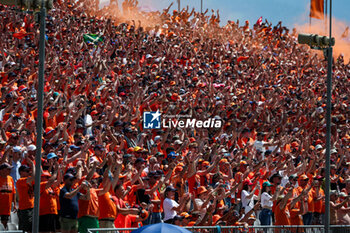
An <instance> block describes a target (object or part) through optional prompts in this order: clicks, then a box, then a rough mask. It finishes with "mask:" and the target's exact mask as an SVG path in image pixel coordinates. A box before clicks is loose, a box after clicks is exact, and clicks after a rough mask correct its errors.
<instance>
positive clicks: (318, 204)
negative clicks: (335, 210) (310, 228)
mask: <svg viewBox="0 0 350 233" xmlns="http://www.w3.org/2000/svg"><path fill="white" fill-rule="evenodd" d="M318 192H319V195H320V196H324V191H323V189H322V188H320V190H319V191H318ZM311 193H312V196H313V200H314V212H316V213H323V210H324V208H323V206H324V205H325V203H324V202H323V200H322V199H321V200H319V201H316V199H317V196H316V189H315V188H312V189H311Z"/></svg>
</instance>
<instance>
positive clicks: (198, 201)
mask: <svg viewBox="0 0 350 233" xmlns="http://www.w3.org/2000/svg"><path fill="white" fill-rule="evenodd" d="M194 201H195V202H196V204H197V206H198V208H200V209H199V212H200V215H201V217H202V218H203V217H204V215H205V214H206V213H207V208H208V205H207V206H203V204H204V202H203V201H202V200H201V199H199V198H196V199H194Z"/></svg>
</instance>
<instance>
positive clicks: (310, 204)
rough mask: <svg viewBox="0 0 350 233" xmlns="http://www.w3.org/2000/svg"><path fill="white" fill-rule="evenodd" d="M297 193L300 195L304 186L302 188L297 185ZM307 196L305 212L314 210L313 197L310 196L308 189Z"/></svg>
mask: <svg viewBox="0 0 350 233" xmlns="http://www.w3.org/2000/svg"><path fill="white" fill-rule="evenodd" d="M297 189H298V195H300V194H301V193H302V192H303V190H304V189H305V188H302V187H300V186H299V187H298V188H297ZM307 196H308V198H307V209H308V211H307V212H314V199H313V196H312V192H311V191H310V192H309V193H308V194H307Z"/></svg>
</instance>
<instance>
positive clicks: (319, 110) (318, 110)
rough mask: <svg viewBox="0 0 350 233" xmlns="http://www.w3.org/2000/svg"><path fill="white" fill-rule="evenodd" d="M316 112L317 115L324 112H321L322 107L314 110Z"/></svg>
mask: <svg viewBox="0 0 350 233" xmlns="http://www.w3.org/2000/svg"><path fill="white" fill-rule="evenodd" d="M316 112H317V113H323V112H324V110H323V108H322V107H318V108H316Z"/></svg>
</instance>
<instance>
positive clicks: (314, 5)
mask: <svg viewBox="0 0 350 233" xmlns="http://www.w3.org/2000/svg"><path fill="white" fill-rule="evenodd" d="M310 17H312V18H316V19H323V17H324V0H311V7H310Z"/></svg>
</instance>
